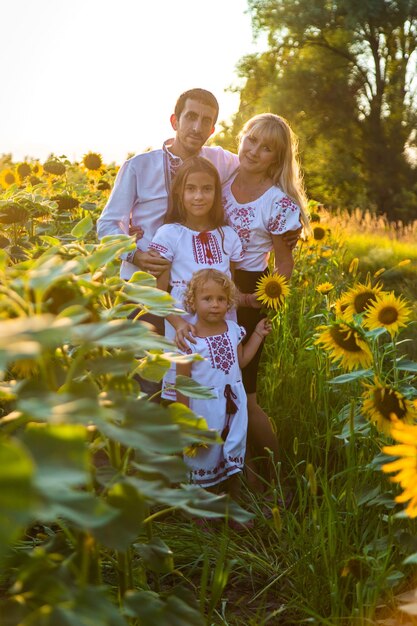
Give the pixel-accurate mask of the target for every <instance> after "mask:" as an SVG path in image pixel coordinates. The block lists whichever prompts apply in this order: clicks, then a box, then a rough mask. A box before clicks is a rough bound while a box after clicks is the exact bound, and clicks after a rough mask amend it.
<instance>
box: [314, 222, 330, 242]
mask: <svg viewBox="0 0 417 626" xmlns="http://www.w3.org/2000/svg"><path fill="white" fill-rule="evenodd" d="M326 236H327V230H326V229H325V228H323V226H314V228H313V239H314V241H324V240H325V239H326Z"/></svg>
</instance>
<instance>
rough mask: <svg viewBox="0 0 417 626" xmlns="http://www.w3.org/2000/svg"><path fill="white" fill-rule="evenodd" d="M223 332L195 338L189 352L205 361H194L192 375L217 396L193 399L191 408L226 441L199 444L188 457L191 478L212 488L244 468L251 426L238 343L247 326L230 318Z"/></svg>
mask: <svg viewBox="0 0 417 626" xmlns="http://www.w3.org/2000/svg"><path fill="white" fill-rule="evenodd" d="M226 323H227V330H226V331H225V332H224V333H222V334H221V335H213V336H211V337H196V338H195V339H196V342H197V343H196V344H195V345H194V344H191V343H190V351H189V352H190V353H191V352H196V353H198V354H200V355H201V356H203V357H204V359H205V360H204V361H196V362H195V363H193V364H192V378H193V380H195V381H197V382H198V383H200V384H201V385H205V386H207V387H211V388H212V392H213V394H214V395H215V398H211V399H207V400H199V399H196V398H190V409H192V410H193V411H194V413H196V414H197V415H201V416H202V417H204V418H205V420H206V421H207V424H208V426H209V428H212V429H214V430H217V431H218V433H219V434H220V435H221V434H222V433H223V439H224V444H223V445H220V444H214V445H212V446H209V447H208V448H203V447H199V448H198V449H197V454H196V456H194V457H189V456H185V457H184V461H185V463H186V464H187V465H188V467H189V469H190V481H191V482H193V483H196V484H198V485H201V486H202V487H210V486H212V485H217V483H220V482H221V481H223V480H226V479H227V478H228V477H229V476H232V475H233V474H236V473H237V472H240V471H241V470H242V469H243V465H244V459H245V450H246V433H247V427H248V414H247V399H246V393H245V389H244V387H243V383H242V377H241V372H240V368H239V363H238V358H237V346H238V345H239V343H240V342H241V341H242V339H243V338H244V336H245V334H246V333H245V329H244V328H243V327H242V326H238V324H236V322H233V321H231V320H227V321H226Z"/></svg>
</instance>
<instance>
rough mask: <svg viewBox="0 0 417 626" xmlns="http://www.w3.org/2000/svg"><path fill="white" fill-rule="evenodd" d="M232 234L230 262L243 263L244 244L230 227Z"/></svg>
mask: <svg viewBox="0 0 417 626" xmlns="http://www.w3.org/2000/svg"><path fill="white" fill-rule="evenodd" d="M230 234H231V252H230V260H231V261H235V262H236V261H241V260H242V259H243V248H242V243H241V241H240V239H239V235H238V234H237V233H235V231H234V230H233V228H231V227H230Z"/></svg>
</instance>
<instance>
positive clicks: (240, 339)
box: [239, 326, 246, 343]
mask: <svg viewBox="0 0 417 626" xmlns="http://www.w3.org/2000/svg"><path fill="white" fill-rule="evenodd" d="M245 337H246V330H245V329H244V328H243V326H239V343H240V342H241V341H242V339H244V338H245Z"/></svg>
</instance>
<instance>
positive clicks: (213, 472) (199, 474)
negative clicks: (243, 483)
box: [191, 455, 243, 485]
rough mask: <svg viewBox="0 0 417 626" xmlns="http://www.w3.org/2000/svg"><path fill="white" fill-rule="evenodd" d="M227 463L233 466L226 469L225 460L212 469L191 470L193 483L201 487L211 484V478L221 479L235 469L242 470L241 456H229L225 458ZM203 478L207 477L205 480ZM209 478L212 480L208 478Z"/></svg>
mask: <svg viewBox="0 0 417 626" xmlns="http://www.w3.org/2000/svg"><path fill="white" fill-rule="evenodd" d="M227 462H229V463H233V465H229V466H228V467H226V460H225V461H221V462H220V463H219V464H218V465H216V466H215V467H213V468H212V469H207V470H206V469H203V468H202V467H200V469H195V470H193V471H192V472H191V474H192V480H193V482H195V483H198V484H199V485H203V484H205V483H208V482H211V481H212V480H213V477H214V478H217V479H219V478H223V477H224V476H227V474H230V472H232V471H234V470H236V469H242V467H243V456H234V457H232V456H230V455H229V456H228V458H227ZM204 476H207V478H203V477H204ZM210 476H211V477H212V478H210Z"/></svg>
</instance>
